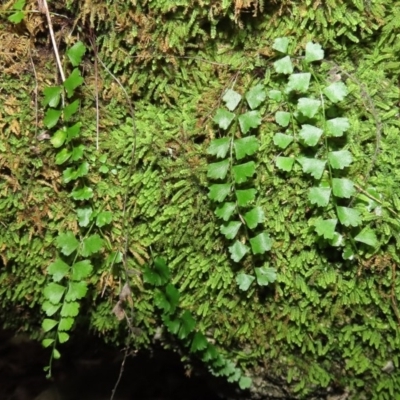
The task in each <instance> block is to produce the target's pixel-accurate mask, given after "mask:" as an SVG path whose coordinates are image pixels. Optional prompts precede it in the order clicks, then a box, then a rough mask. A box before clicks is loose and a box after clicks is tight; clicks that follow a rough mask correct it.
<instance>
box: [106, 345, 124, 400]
mask: <svg viewBox="0 0 400 400" xmlns="http://www.w3.org/2000/svg"><path fill="white" fill-rule="evenodd" d="M128 354H129V347H128V346H126V348H125V353H124V358H123V359H122V362H121V367H120V369H119V375H118V379H117V381H116V382H115V385H114V388H113V390H112V392H111V397H110V400H114V396H115V393H116V391H117V389H118V386H119V383H120V382H121V378H122V374H123V373H124V369H125V362H126V359H127V358H128Z"/></svg>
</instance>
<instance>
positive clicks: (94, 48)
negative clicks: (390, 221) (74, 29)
mask: <svg viewBox="0 0 400 400" xmlns="http://www.w3.org/2000/svg"><path fill="white" fill-rule="evenodd" d="M89 40H90V43H91V44H92V47H93V53H94V80H95V97H96V150H99V131H100V110H99V88H98V82H99V69H98V64H97V45H96V40H95V39H94V35H93V32H92V30H91V29H90V38H89Z"/></svg>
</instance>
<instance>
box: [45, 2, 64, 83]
mask: <svg viewBox="0 0 400 400" xmlns="http://www.w3.org/2000/svg"><path fill="white" fill-rule="evenodd" d="M39 9H41V10H42V11H43V12H44V13H45V14H46V18H47V24H48V25H49V32H50V37H51V42H52V44H53V50H54V55H55V57H56V61H57V66H58V70H59V72H60V76H61V81H62V82H65V74H64V70H63V68H62V65H61V59H60V54H59V52H58V48H57V43H56V38H55V36H54V30H53V24H52V22H51V17H50V11H49V6H48V4H47V0H40V1H39Z"/></svg>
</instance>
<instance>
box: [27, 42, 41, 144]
mask: <svg viewBox="0 0 400 400" xmlns="http://www.w3.org/2000/svg"><path fill="white" fill-rule="evenodd" d="M29 59H30V62H31V65H32V70H33V75H34V77H35V88H34V89H33V93H34V95H35V138H37V136H38V127H39V113H38V87H39V85H38V78H37V74H36V68H35V64H34V62H33V58H32V52H31V46H29Z"/></svg>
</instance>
